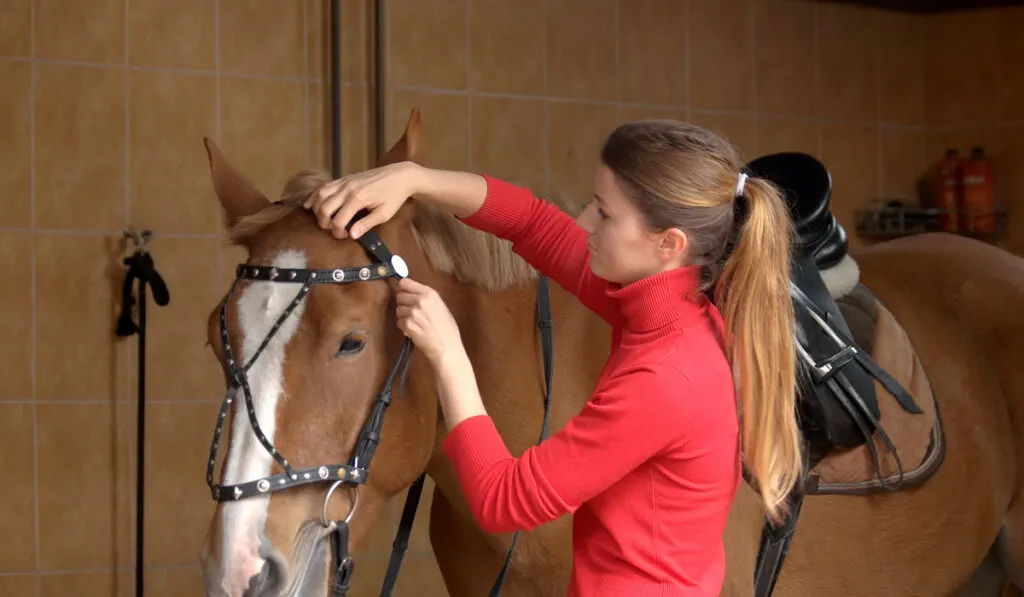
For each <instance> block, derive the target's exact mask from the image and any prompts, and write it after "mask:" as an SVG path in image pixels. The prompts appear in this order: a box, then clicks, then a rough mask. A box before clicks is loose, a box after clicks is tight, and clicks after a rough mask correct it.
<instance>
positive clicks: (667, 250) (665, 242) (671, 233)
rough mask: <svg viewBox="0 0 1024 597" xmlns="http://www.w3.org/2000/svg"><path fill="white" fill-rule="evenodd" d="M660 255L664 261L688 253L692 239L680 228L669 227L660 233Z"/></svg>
mask: <svg viewBox="0 0 1024 597" xmlns="http://www.w3.org/2000/svg"><path fill="white" fill-rule="evenodd" d="M660 237H661V238H660V239H659V241H658V256H659V258H660V259H661V260H662V261H671V260H673V259H679V258H681V257H684V256H685V255H686V251H687V249H688V248H689V244H690V239H689V238H688V237H687V236H686V233H685V232H683V231H682V230H680V229H678V228H669V229H668V230H665V231H663V232H661V233H660Z"/></svg>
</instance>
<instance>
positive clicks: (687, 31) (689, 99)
mask: <svg viewBox="0 0 1024 597" xmlns="http://www.w3.org/2000/svg"><path fill="white" fill-rule="evenodd" d="M684 1H685V2H686V4H684V5H683V14H684V15H685V16H686V22H685V23H683V40H684V43H683V45H684V46H685V47H686V59H685V60H684V61H683V63H684V65H685V66H684V68H685V69H686V107H685V108H684V109H685V110H686V119H687V120H689V119H690V118H691V116H690V114H691V112H692V110H693V108H692V106H693V71H692V70H691V68H690V46H691V45H692V44H691V42H690V38H691V37H692V32H693V27H691V26H690V20H691V19H692V18H693V12H692V11H691V10H690V9H691V8H692V6H693V4H692V2H691V0H684ZM754 138H755V139H756V138H757V137H756V136H755V137H754Z"/></svg>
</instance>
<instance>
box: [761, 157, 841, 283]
mask: <svg viewBox="0 0 1024 597" xmlns="http://www.w3.org/2000/svg"><path fill="white" fill-rule="evenodd" d="M747 170H749V171H750V172H751V173H753V174H754V175H755V176H757V177H759V178H765V179H768V180H770V181H772V182H773V183H774V184H775V185H776V186H777V187H779V188H780V189H781V190H782V191H783V192H784V193H785V198H786V202H787V204H788V205H789V210H790V216H791V217H792V218H793V223H794V225H795V227H796V233H797V242H796V247H795V249H796V250H797V251H798V252H800V253H801V254H806V255H808V256H810V258H811V259H812V260H813V261H814V264H815V266H816V267H817V269H819V270H826V269H828V268H830V267H833V266H835V265H837V264H838V263H839V262H840V261H842V259H843V257H846V255H847V253H848V246H849V245H848V240H847V237H846V231H845V230H844V229H843V227H842V226H840V225H839V222H838V221H836V219H835V217H834V216H833V215H832V210H831V209H830V202H831V197H832V178H831V176H830V175H829V172H828V170H827V169H826V168H825V166H824V164H822V163H821V162H819V161H818V160H817V159H815V158H814V157H813V156H810V155H808V154H806V153H799V152H794V151H789V152H782V153H773V154H769V155H764V156H761V157H759V158H757V159H755V160H753V161H752V162H750V163H749V164H747Z"/></svg>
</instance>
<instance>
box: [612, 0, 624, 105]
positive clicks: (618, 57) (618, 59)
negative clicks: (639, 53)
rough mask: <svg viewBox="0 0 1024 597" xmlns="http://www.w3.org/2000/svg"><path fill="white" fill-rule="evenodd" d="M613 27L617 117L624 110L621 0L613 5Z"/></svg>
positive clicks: (616, 0)
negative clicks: (620, 22) (620, 28)
mask: <svg viewBox="0 0 1024 597" xmlns="http://www.w3.org/2000/svg"><path fill="white" fill-rule="evenodd" d="M612 27H613V28H614V29H615V119H616V120H618V119H619V113H620V112H621V110H622V64H621V63H622V39H621V38H622V32H621V31H619V0H615V4H613V5H612Z"/></svg>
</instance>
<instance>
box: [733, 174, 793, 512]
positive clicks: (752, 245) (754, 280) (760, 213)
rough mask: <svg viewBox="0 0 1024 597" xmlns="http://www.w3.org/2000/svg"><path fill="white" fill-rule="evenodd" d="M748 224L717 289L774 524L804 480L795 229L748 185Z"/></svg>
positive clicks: (750, 450) (747, 438) (751, 455)
mask: <svg viewBox="0 0 1024 597" xmlns="http://www.w3.org/2000/svg"><path fill="white" fill-rule="evenodd" d="M743 196H744V198H745V200H746V201H747V203H748V216H747V220H746V222H745V223H743V224H742V228H741V230H740V231H739V235H738V240H737V242H736V246H735V249H734V250H733V253H732V254H731V255H730V256H729V258H728V260H727V261H726V263H725V267H724V269H723V270H722V276H721V279H720V281H719V285H718V286H719V288H720V289H721V290H720V291H719V292H720V293H721V294H720V295H719V297H720V298H719V301H718V302H719V309H720V310H721V312H722V316H723V319H724V320H725V325H726V329H727V334H728V337H729V341H728V343H727V347H726V348H727V353H728V355H729V360H730V362H731V363H732V367H733V376H734V378H735V379H736V386H737V392H738V394H739V396H740V401H739V402H740V417H741V421H742V439H743V454H744V458H745V460H746V463H747V467H748V468H749V469H750V472H751V473H752V474H753V476H754V479H755V481H756V486H757V488H758V490H759V492H760V495H761V500H762V502H763V504H764V508H765V510H766V512H767V515H768V517H769V519H771V520H772V521H773V522H779V521H781V519H782V518H783V517H784V516H785V515H786V514H788V512H787V508H786V498H787V496H788V495H789V493H790V492H791V491H792V490H793V489H794V488H795V487H796V486H797V484H798V483H799V482H800V481H801V479H802V477H803V472H804V471H803V455H802V449H801V441H800V430H799V428H798V426H797V419H796V409H795V406H796V394H795V385H796V380H795V373H796V354H795V346H794V344H793V342H794V337H793V303H792V299H791V298H790V295H789V279H790V278H789V276H790V250H791V245H792V238H793V230H792V223H791V221H790V219H789V215H788V213H787V211H786V205H785V203H784V202H783V199H782V197H781V195H780V194H779V192H778V191H777V190H776V189H775V187H773V186H772V185H771V183H769V182H768V181H766V180H764V179H758V178H750V179H747V181H746V183H745V185H744V192H743Z"/></svg>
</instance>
